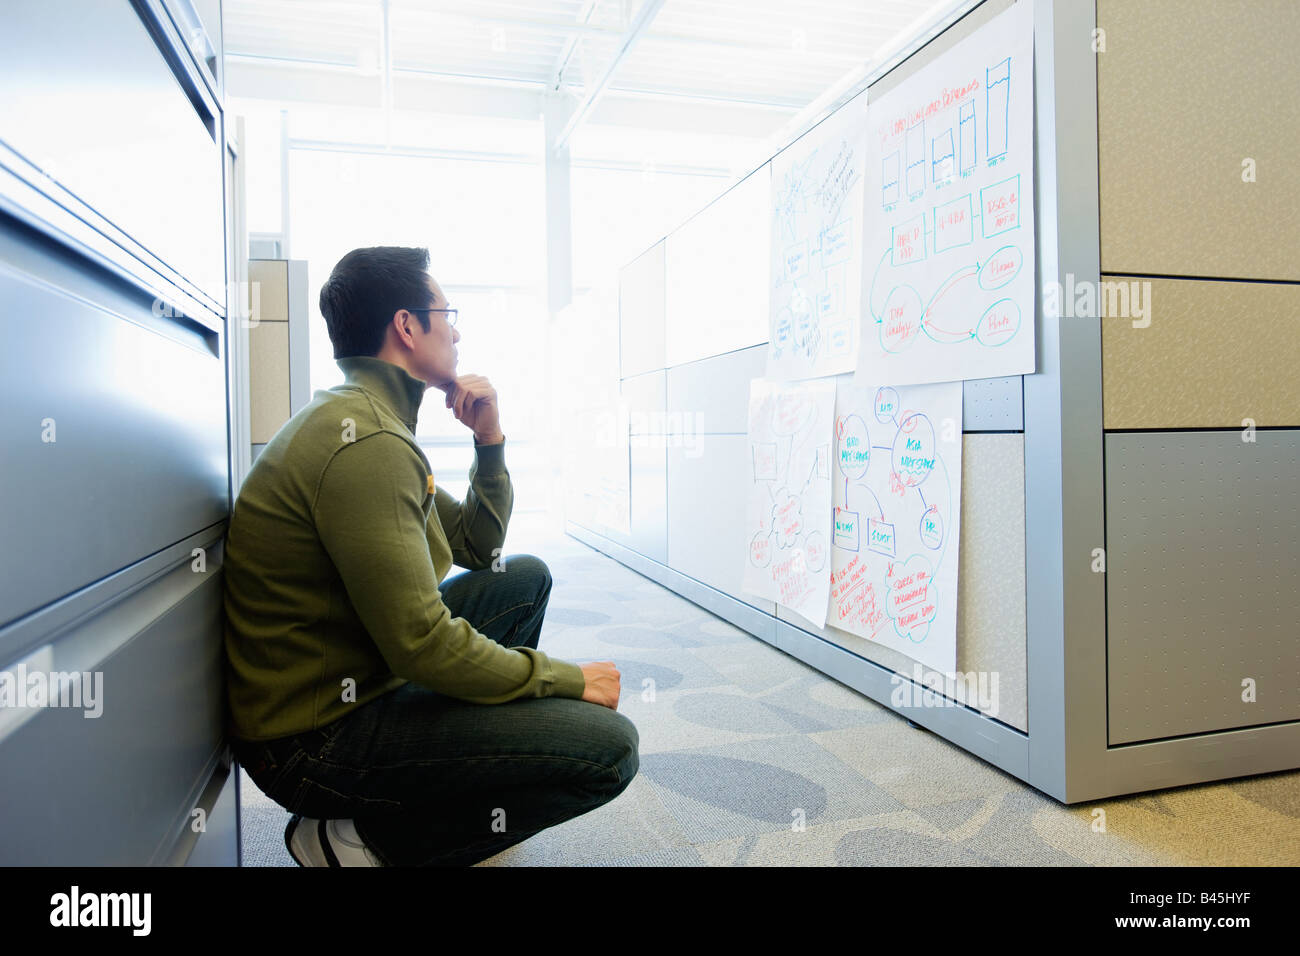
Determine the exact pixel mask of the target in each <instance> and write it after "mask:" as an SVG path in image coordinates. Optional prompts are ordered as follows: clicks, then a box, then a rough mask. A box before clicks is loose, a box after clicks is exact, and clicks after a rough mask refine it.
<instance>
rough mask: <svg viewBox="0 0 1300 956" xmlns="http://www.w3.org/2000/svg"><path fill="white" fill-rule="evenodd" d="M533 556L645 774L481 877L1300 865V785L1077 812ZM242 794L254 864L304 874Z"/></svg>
mask: <svg viewBox="0 0 1300 956" xmlns="http://www.w3.org/2000/svg"><path fill="white" fill-rule="evenodd" d="M518 553H531V554H536V555H538V556H539V557H542V558H543V559H544V560H545V561H546V562H547V564H548V565H549V566H550V568H551V572H552V576H553V578H554V581H555V583H554V588H553V590H552V594H551V601H550V606H549V610H548V613H547V617H546V624H545V625H544V628H543V631H542V638H541V649H542V650H544V651H546V652H547V653H549V654H552V655H554V656H556V657H560V658H564V659H567V660H572V661H577V662H583V661H590V660H613V661H615V662H616V663H617V664H618V667H619V670H620V672H621V674H622V684H623V696H622V700H621V702H620V706H619V710H620V712H622V713H624V714H626V715H627V716H628V717H629V718H631V719H632V721H633V722H634V723H635V724H636V726H637V731H638V733H639V734H640V738H641V769H640V772H639V773H638V774H637V776H636V778H635V779H634V780H633V781H632V783H631V784H630V785H629V786H628V788H627V790H625V791H624V792H623V794H622V795H621V796H620V797H619V798H618V799H616V800H615V801H613V802H612V803H609V804H606V805H605V806H603V807H600V808H598V809H597V810H594V811H592V812H591V813H588V814H586V815H584V816H581V817H578V818H576V819H574V820H570V821H568V822H567V823H564V824H561V825H560V826H557V827H553V828H551V829H550V830H547V831H544V832H542V833H540V834H538V835H537V836H535V837H533V838H531V839H529V840H526V841H524V842H523V843H521V844H518V845H516V846H514V847H511V848H510V849H509V850H506V851H505V852H503V853H501V854H498V855H497V856H495V857H493V858H492V859H490V860H486V861H484V862H483V863H481V864H479V865H480V866H536V865H543V866H548V865H627V866H772V865H775V866H783V865H793V866H891V865H910V866H915V865H922V866H1000V865H1011V866H1020V865H1050V866H1113V865H1119V866H1130V865H1139V866H1147V865H1155V866H1162V865H1175V866H1204V865H1216V866H1235V865H1270V866H1295V865H1297V864H1300V771H1292V772H1288V773H1277V774H1269V775H1265V776H1259V777H1247V778H1242V779H1239V780H1233V781H1225V782H1220V783H1214V784H1204V785H1199V786H1191V787H1180V788H1177V789H1172V790H1161V791H1157V792H1154V793H1150V794H1142V795H1138V796H1132V797H1122V798H1116V799H1112V800H1102V801H1096V802H1094V803H1088V804H1079V805H1076V806H1073V807H1066V806H1063V805H1062V804H1059V803H1057V802H1056V801H1055V800H1053V799H1052V798H1050V797H1047V796H1045V795H1044V794H1042V793H1039V792H1038V791H1037V790H1035V789H1033V788H1032V787H1029V786H1027V785H1025V784H1024V783H1022V782H1021V781H1019V780H1017V779H1016V778H1014V777H1012V776H1010V775H1008V774H1006V773H1004V772H1002V771H1001V770H998V769H997V768H995V767H993V766H991V765H989V764H987V763H985V762H984V761H982V760H980V759H978V758H977V757H973V756H971V755H970V754H968V753H967V752H966V751H964V750H962V749H961V748H959V747H956V746H954V745H952V744H949V743H948V742H947V741H946V740H944V739H943V738H941V737H938V736H935V735H933V734H931V733H928V732H926V731H923V730H918V729H914V728H912V727H909V726H908V724H907V722H906V721H905V720H903V719H902V718H901V717H898V716H897V715H895V714H894V713H893V712H892V711H889V710H887V709H886V708H883V707H881V706H879V705H877V704H876V703H874V702H873V701H871V700H869V699H867V698H865V697H863V696H861V695H860V694H858V693H856V692H854V691H851V690H849V689H848V688H846V687H844V686H843V685H841V684H838V683H837V682H835V681H833V680H830V679H829V678H827V677H825V676H823V675H822V674H821V673H820V672H818V671H816V670H813V669H812V668H810V667H808V666H806V665H804V664H803V663H801V662H800V661H798V660H795V659H794V658H792V657H789V656H787V655H785V654H783V653H782V652H780V651H778V650H776V649H775V648H773V647H771V646H769V645H767V644H765V643H763V642H762V641H760V640H758V639H757V638H754V637H752V636H750V635H749V634H747V633H745V632H744V631H741V630H739V629H738V628H735V627H733V626H732V625H730V624H728V623H726V622H725V621H722V620H719V619H718V618H716V617H714V616H713V615H712V614H710V613H708V612H707V611H704V610H702V609H700V608H699V607H697V606H696V605H694V604H691V603H690V602H689V601H686V600H685V599H683V598H680V597H678V596H677V595H675V594H673V593H672V592H671V591H668V590H666V589H664V588H662V587H660V586H659V585H657V584H655V583H654V582H652V581H650V580H648V579H646V578H643V577H642V576H641V575H639V574H637V573H636V572H634V571H631V570H629V569H627V568H625V567H624V566H623V565H621V564H619V563H618V562H616V561H614V560H613V559H611V558H607V557H605V556H604V555H602V554H600V553H599V552H596V551H594V550H592V549H591V548H589V547H587V546H586V545H584V544H582V543H580V542H578V541H576V540H574V539H572V538H569V537H566V536H562V535H559V534H558V533H557V532H556V530H555V528H554V526H553V525H549V526H548V525H545V524H544V523H543V522H541V521H540V520H537V519H536V518H534V520H532V521H529V520H528V519H527V516H524V515H516V518H515V520H514V521H513V522H512V524H511V529H510V537H509V539H508V550H507V555H509V554H518ZM647 681H652V682H653V683H652V684H651V683H647ZM649 688H653V694H651V693H649V692H648V690H649ZM505 706H509V705H505ZM241 786H242V794H243V808H242V812H243V821H242V827H243V841H244V843H243V852H244V865H245V866H292V865H293V861H292V860H291V859H290V857H289V855H288V853H287V852H286V850H285V848H284V843H283V831H284V824H285V822H286V821H287V819H288V813H287V812H286V811H284V810H283V809H281V808H280V807H279V806H277V805H275V804H274V803H272V802H270V801H269V800H267V798H266V797H265V796H263V795H262V793H261V792H260V791H259V790H258V789H257V787H256V785H255V784H253V783H252V781H251V780H250V779H249V778H248V777H247V775H242V779H241ZM1099 808H1100V809H1102V810H1104V811H1105V817H1104V821H1105V832H1098V831H1097V830H1095V829H1094V827H1093V821H1094V818H1095V811H1096V810H1097V809H1099Z"/></svg>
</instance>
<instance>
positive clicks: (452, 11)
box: [223, 0, 942, 129]
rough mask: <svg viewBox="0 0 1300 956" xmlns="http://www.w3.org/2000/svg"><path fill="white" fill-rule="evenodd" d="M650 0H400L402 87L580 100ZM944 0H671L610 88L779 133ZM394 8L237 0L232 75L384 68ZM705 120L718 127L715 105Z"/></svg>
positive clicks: (373, 3) (398, 69)
mask: <svg viewBox="0 0 1300 956" xmlns="http://www.w3.org/2000/svg"><path fill="white" fill-rule="evenodd" d="M644 2H653V0H644ZM641 3H642V0H532V2H524V0H474V2H473V3H470V2H466V0H461V2H456V0H389V8H388V9H389V29H390V35H391V37H392V68H393V75H394V78H395V82H396V81H397V80H403V79H406V80H409V79H412V78H420V79H423V80H428V81H441V82H446V83H448V84H452V83H457V84H465V83H472V84H475V85H477V86H488V87H499V88H503V89H509V88H513V89H515V90H529V91H531V92H533V93H540V92H544V91H546V90H547V89H553V88H555V83H556V79H557V77H558V78H559V81H560V82H559V86H560V88H562V89H563V90H564V91H565V92H567V93H569V94H571V95H572V96H573V97H574V99H575V100H581V99H582V98H583V97H584V96H585V95H586V94H587V93H588V92H589V91H590V90H591V89H592V88H593V86H595V85H596V84H598V83H599V82H600V80H601V78H602V77H603V76H604V74H605V73H606V70H607V68H608V67H609V65H610V64H611V63H612V62H614V60H615V58H616V55H617V54H618V52H619V50H620V49H621V48H623V47H625V46H626V45H627V38H628V34H629V27H630V26H631V25H632V24H633V22H634V20H635V18H636V14H637V12H638V10H640V8H641ZM935 5H936V4H935V0H802V2H797V3H796V2H791V0H665V2H663V5H662V8H661V9H659V10H658V12H657V13H656V14H655V15H654V17H653V18H652V19H651V20H650V22H649V24H648V26H646V27H645V29H644V30H642V31H641V32H640V33H639V34H638V35H636V36H635V37H634V42H633V43H632V45H631V46H630V48H629V49H627V50H626V52H625V55H624V56H623V57H622V58H621V60H619V61H618V64H617V67H616V69H615V70H614V72H613V74H612V75H611V76H610V77H609V79H608V82H607V84H606V86H605V87H604V89H603V93H604V94H605V95H606V96H607V97H611V98H615V99H618V100H620V101H621V100H622V99H624V98H641V99H646V98H649V99H653V100H659V101H663V100H665V99H666V100H667V101H668V102H670V103H672V102H677V103H679V104H683V105H684V104H686V103H693V104H705V105H708V104H710V102H711V103H712V105H713V106H714V107H726V108H728V109H730V110H731V111H733V112H740V111H745V110H749V111H751V112H755V113H756V114H757V115H758V116H760V117H761V118H760V119H759V120H757V126H758V128H759V129H763V128H767V127H771V128H775V127H777V126H779V125H780V124H781V122H783V121H784V120H785V119H788V118H789V117H790V116H791V115H792V114H794V113H796V112H798V111H799V110H801V109H803V108H805V107H807V106H808V105H809V104H810V103H812V102H813V101H815V100H816V99H817V98H818V97H819V96H820V95H822V94H823V93H825V92H826V91H827V90H828V89H829V88H831V87H833V86H834V85H835V84H836V83H837V82H839V81H841V80H842V79H843V78H844V77H845V75H846V74H847V73H850V72H851V71H853V70H855V69H862V68H863V67H864V65H865V64H866V63H867V62H868V61H869V60H870V59H871V58H872V56H873V54H875V53H876V52H877V51H878V50H880V49H881V48H882V47H885V46H886V45H888V44H889V43H890V42H891V41H894V40H896V39H897V38H898V37H899V36H900V34H902V33H903V32H904V31H906V30H908V29H909V28H914V27H915V26H916V23H917V21H918V18H921V17H923V16H924V15H926V14H927V13H928V12H932V10H933V8H934V7H935ZM940 6H942V4H940ZM382 10H383V7H382V0H225V2H224V4H223V21H224V22H223V32H224V45H225V53H226V55H227V57H228V58H229V60H228V70H229V71H230V74H229V75H231V76H236V75H237V74H238V72H239V70H240V69H241V68H244V69H245V70H246V71H247V75H248V76H250V77H252V76H256V77H257V78H258V81H259V82H261V81H263V80H265V79H266V78H267V77H268V76H269V75H270V74H269V73H268V72H267V71H268V70H275V69H280V70H297V71H299V72H301V71H303V70H304V69H306V70H308V71H310V70H313V69H315V70H320V71H331V72H342V73H351V74H354V75H355V76H357V77H360V78H375V77H378V76H379V75H380V73H381V67H382V63H383V28H382V24H383V12H382ZM372 82H373V80H372ZM298 85H299V86H301V83H299V84H298ZM244 92H245V95H247V92H248V90H247V84H246V85H245V90H244ZM608 112H609V110H608V108H607V109H606V113H608ZM699 115H700V116H701V117H702V118H704V117H708V119H706V120H704V122H706V123H708V122H716V119H714V117H716V115H717V114H716V110H715V111H713V112H706V113H701V114H699ZM750 122H751V125H752V124H753V123H754V122H755V121H754V120H751V121H750Z"/></svg>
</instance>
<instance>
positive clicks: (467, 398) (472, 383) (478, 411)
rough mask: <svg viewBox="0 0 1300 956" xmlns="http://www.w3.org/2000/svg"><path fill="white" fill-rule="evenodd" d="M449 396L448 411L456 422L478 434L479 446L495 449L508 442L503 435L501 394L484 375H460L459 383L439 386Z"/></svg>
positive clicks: (475, 438)
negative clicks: (498, 400)
mask: <svg viewBox="0 0 1300 956" xmlns="http://www.w3.org/2000/svg"><path fill="white" fill-rule="evenodd" d="M439 388H441V389H442V390H443V392H444V393H445V394H446V396H447V407H448V408H450V409H451V412H452V414H453V415H455V416H456V420H457V421H458V422H460V423H461V424H463V425H464V426H465V427H466V428H468V429H469V430H470V431H472V432H473V433H474V442H475V444H478V445H495V444H498V443H499V442H503V441H505V436H504V435H503V434H501V417H500V410H499V409H498V407H497V390H496V389H495V388H493V387H492V383H491V382H489V381H488V380H487V377H486V376H483V375H458V376H457V377H456V379H455V381H452V382H448V383H447V384H446V385H441V386H439Z"/></svg>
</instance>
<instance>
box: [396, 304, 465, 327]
mask: <svg viewBox="0 0 1300 956" xmlns="http://www.w3.org/2000/svg"><path fill="white" fill-rule="evenodd" d="M406 311H407V312H446V313H447V324H448V325H449V326H451V327H452V328H453V329H454V328H455V327H456V319H457V317H458V316H459V315H460V309H407V310H406Z"/></svg>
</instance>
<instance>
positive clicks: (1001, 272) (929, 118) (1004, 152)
mask: <svg viewBox="0 0 1300 956" xmlns="http://www.w3.org/2000/svg"><path fill="white" fill-rule="evenodd" d="M1033 68H1034V59H1033V9H1032V5H1031V4H1030V3H1029V2H1028V0H1020V2H1019V3H1017V4H1015V6H1013V7H1012V8H1011V9H1009V10H1007V11H1006V12H1004V13H1002V14H1000V15H998V16H997V17H995V18H994V19H993V20H991V21H989V22H988V23H987V24H985V25H984V26H983V27H981V28H980V29H979V30H978V31H976V32H975V33H973V34H972V35H971V36H969V37H967V38H966V39H964V40H962V41H961V42H960V43H958V44H957V45H955V46H954V47H952V49H950V50H948V51H947V52H946V53H944V54H943V55H942V56H940V57H939V58H938V59H936V60H935V61H934V62H932V63H930V64H928V65H927V66H925V67H924V68H922V69H921V70H919V71H917V72H916V73H915V74H914V75H912V76H911V77H908V78H907V79H906V80H904V81H903V82H902V83H900V84H899V85H898V86H897V87H895V88H894V89H892V90H890V91H889V92H887V93H885V94H884V95H883V96H881V97H880V99H878V100H875V101H873V102H872V103H871V104H870V105H869V107H868V146H869V149H870V151H871V152H870V156H871V159H870V161H869V163H868V165H867V183H866V197H865V210H866V211H865V213H864V216H863V219H864V232H863V255H864V264H863V276H862V307H861V322H862V326H861V333H860V335H859V343H860V344H859V352H858V362H857V372H856V375H857V379H856V380H857V381H858V382H860V383H863V384H868V383H872V382H891V383H893V384H895V385H903V384H913V383H919V382H948V381H958V380H961V379H968V378H991V377H995V376H1001V375H1018V374H1024V373H1029V372H1033V371H1034V306H1035V295H1034V215H1033V192H1034V190H1033V183H1034V152H1033V146H1034V143H1033V129H1034V126H1033V95H1034V86H1033V75H1034V71H1033Z"/></svg>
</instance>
